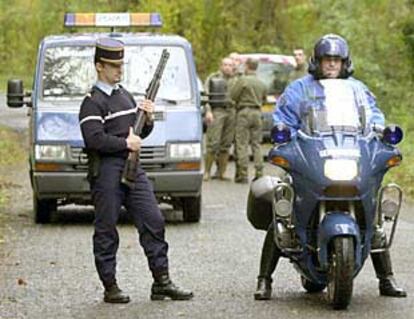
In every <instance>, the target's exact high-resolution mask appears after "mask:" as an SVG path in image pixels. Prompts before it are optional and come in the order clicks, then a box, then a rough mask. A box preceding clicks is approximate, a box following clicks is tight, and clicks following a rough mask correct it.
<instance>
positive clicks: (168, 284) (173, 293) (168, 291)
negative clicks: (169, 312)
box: [151, 274, 193, 300]
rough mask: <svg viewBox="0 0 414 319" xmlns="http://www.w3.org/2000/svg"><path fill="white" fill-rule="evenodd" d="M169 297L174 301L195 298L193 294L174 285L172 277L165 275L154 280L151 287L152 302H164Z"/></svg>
mask: <svg viewBox="0 0 414 319" xmlns="http://www.w3.org/2000/svg"><path fill="white" fill-rule="evenodd" d="M167 297H168V298H171V299H172V300H189V299H191V298H193V293H192V292H191V291H189V290H184V289H181V288H179V287H177V286H176V285H174V283H173V282H172V281H171V279H170V277H169V276H168V275H167V274H165V275H161V276H160V277H158V278H155V279H154V283H153V284H152V287H151V300H164V299H165V298H167Z"/></svg>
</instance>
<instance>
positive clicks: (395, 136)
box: [382, 124, 404, 145]
mask: <svg viewBox="0 0 414 319" xmlns="http://www.w3.org/2000/svg"><path fill="white" fill-rule="evenodd" d="M403 135H404V134H403V131H402V129H401V128H400V127H399V126H397V125H394V124H392V125H388V126H387V127H386V128H385V129H384V131H383V132H382V140H383V141H384V142H385V143H388V144H391V145H396V144H398V143H399V142H401V141H402V139H403Z"/></svg>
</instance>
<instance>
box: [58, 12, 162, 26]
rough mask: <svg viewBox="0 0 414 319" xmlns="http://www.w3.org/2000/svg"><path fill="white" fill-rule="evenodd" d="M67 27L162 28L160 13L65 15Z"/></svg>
mask: <svg viewBox="0 0 414 319" xmlns="http://www.w3.org/2000/svg"><path fill="white" fill-rule="evenodd" d="M65 27H162V21H161V15H160V14H159V13H65Z"/></svg>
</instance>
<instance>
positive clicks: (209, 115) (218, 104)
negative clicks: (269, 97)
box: [204, 58, 235, 181]
mask: <svg viewBox="0 0 414 319" xmlns="http://www.w3.org/2000/svg"><path fill="white" fill-rule="evenodd" d="M233 70H234V65H233V60H232V59H230V58H224V59H223V60H222V61H221V65H220V70H219V71H218V72H215V73H213V74H211V75H209V76H208V77H207V80H206V82H205V91H206V93H207V94H208V95H209V103H208V104H207V105H206V108H207V112H206V121H207V124H209V126H208V128H207V145H206V148H207V153H206V156H205V173H204V180H205V181H208V180H209V179H210V171H211V167H212V165H213V162H214V160H215V159H216V160H217V176H216V177H217V178H218V179H220V180H227V178H226V177H225V176H224V174H225V172H226V168H227V164H228V160H229V150H230V147H231V144H232V143H233V139H234V124H235V110H234V106H233V103H232V101H231V100H230V97H229V90H230V86H231V84H232V77H233Z"/></svg>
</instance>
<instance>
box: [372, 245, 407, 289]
mask: <svg viewBox="0 0 414 319" xmlns="http://www.w3.org/2000/svg"><path fill="white" fill-rule="evenodd" d="M371 258H372V264H373V265H374V269H375V273H376V274H377V278H378V279H379V291H380V295H382V296H389V297H407V293H406V292H405V291H404V290H403V289H402V288H400V287H398V285H397V282H396V281H395V279H394V276H393V272H392V265H391V256H390V252H389V251H388V250H385V251H383V252H380V253H371Z"/></svg>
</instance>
